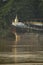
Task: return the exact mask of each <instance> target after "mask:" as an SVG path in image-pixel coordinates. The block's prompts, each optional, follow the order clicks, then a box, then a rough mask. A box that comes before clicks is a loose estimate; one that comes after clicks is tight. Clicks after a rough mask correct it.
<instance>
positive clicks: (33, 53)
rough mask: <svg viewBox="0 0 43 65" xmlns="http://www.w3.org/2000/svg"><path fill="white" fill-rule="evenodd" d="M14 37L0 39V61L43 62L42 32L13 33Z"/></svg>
mask: <svg viewBox="0 0 43 65" xmlns="http://www.w3.org/2000/svg"><path fill="white" fill-rule="evenodd" d="M15 36H16V39H10V38H6V39H2V38H1V39H0V63H17V62H18V63H19V62H20V63H22V62H43V34H40V33H21V34H17V33H16V34H15Z"/></svg>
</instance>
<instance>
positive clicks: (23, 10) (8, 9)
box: [0, 0, 43, 26]
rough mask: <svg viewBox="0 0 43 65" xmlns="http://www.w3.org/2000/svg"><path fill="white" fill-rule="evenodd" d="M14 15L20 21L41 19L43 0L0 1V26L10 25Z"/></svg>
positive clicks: (42, 15) (42, 16)
mask: <svg viewBox="0 0 43 65" xmlns="http://www.w3.org/2000/svg"><path fill="white" fill-rule="evenodd" d="M16 14H17V15H18V18H19V19H20V21H26V20H29V19H31V18H43V0H6V2H2V0H0V25H1V24H2V26H3V25H4V26H6V25H7V24H9V25H10V23H11V21H12V19H14V18H15V15H16Z"/></svg>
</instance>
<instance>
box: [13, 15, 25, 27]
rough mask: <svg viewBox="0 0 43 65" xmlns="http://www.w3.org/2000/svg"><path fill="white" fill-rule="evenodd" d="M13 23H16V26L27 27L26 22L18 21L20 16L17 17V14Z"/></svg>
mask: <svg viewBox="0 0 43 65" xmlns="http://www.w3.org/2000/svg"><path fill="white" fill-rule="evenodd" d="M12 25H14V26H18V27H26V25H25V24H24V23H22V22H18V18H17V16H16V18H15V20H14V22H12Z"/></svg>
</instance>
